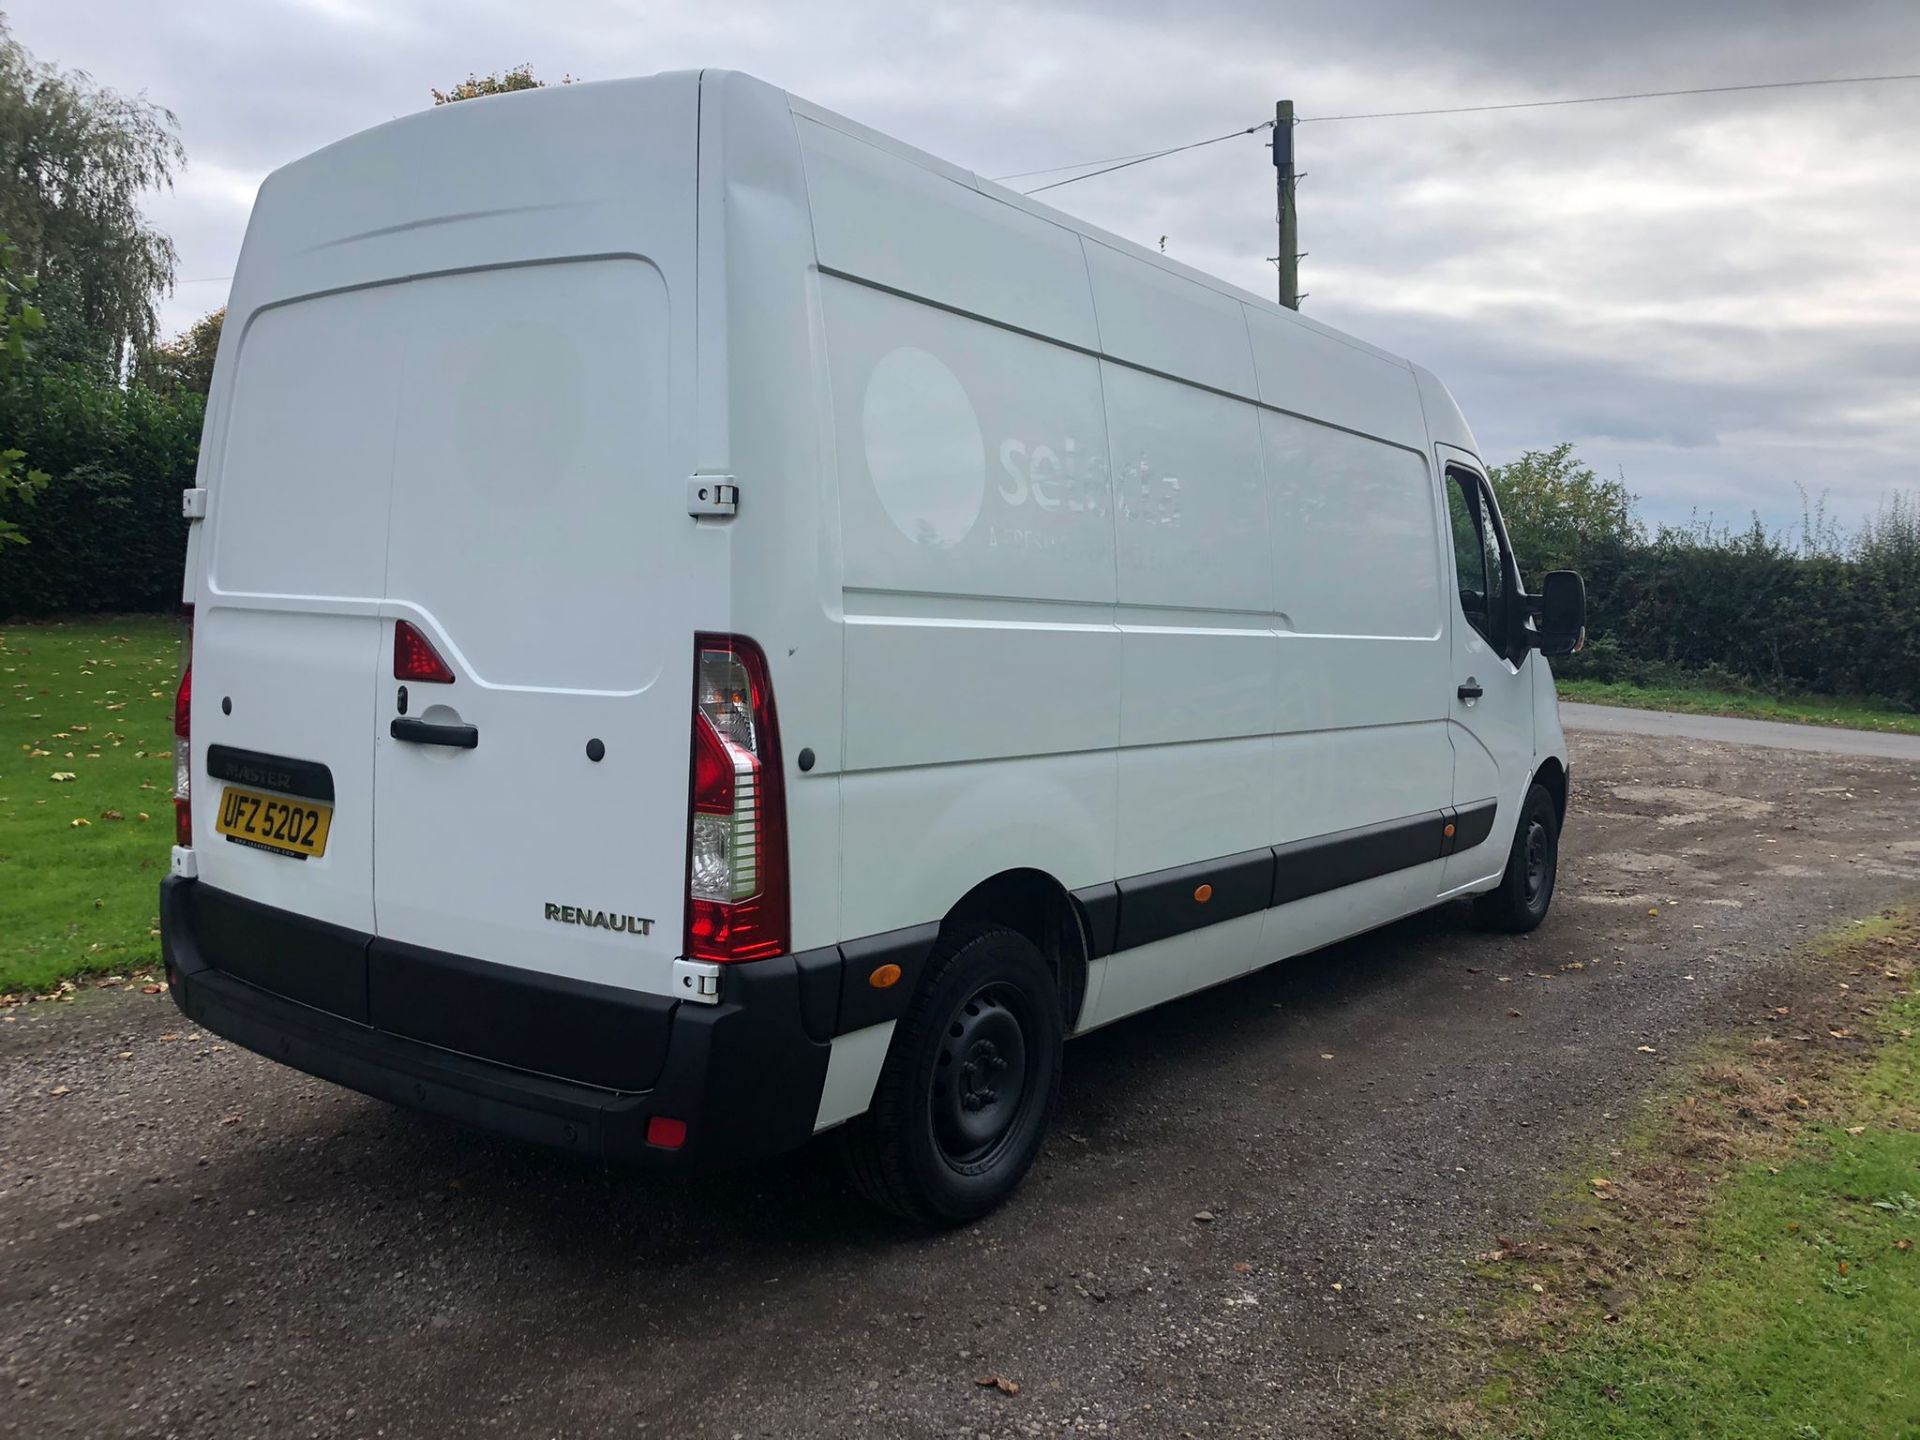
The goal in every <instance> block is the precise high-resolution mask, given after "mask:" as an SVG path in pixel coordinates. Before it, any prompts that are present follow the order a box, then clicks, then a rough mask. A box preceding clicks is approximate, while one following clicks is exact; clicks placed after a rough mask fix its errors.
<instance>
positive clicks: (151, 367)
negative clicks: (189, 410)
mask: <svg viewBox="0 0 1920 1440" xmlns="http://www.w3.org/2000/svg"><path fill="white" fill-rule="evenodd" d="M226 318H227V307H226V306H224V305H222V306H221V307H220V308H219V309H218V310H215V311H213V312H212V313H211V314H208V315H202V316H201V317H200V318H199V319H198V320H196V321H194V322H193V324H191V325H189V326H188V327H187V328H186V329H185V330H183V331H181V332H180V333H179V334H178V335H176V336H174V337H173V339H171V340H162V341H161V342H160V343H159V344H157V345H153V346H150V347H148V348H147V349H145V350H143V351H141V352H140V359H139V361H138V363H137V364H135V366H134V371H133V376H134V379H136V380H138V381H139V382H140V383H141V384H142V385H145V386H146V387H147V388H148V389H150V390H155V391H158V392H159V393H160V394H162V395H179V394H183V393H186V392H192V393H193V394H195V395H205V394H206V393H207V390H208V388H209V387H210V386H211V385H212V384H213V357H214V354H215V353H216V352H217V351H218V350H219V349H220V327H221V325H222V324H223V323H224V322H225V320H226Z"/></svg>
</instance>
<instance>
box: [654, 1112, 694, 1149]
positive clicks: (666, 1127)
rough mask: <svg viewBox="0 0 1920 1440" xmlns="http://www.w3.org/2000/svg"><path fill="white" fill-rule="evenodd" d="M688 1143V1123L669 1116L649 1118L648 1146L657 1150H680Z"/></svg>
mask: <svg viewBox="0 0 1920 1440" xmlns="http://www.w3.org/2000/svg"><path fill="white" fill-rule="evenodd" d="M686 1143H687V1122H686V1121H684V1120H675V1119H674V1118H673V1117H672V1116H669V1115H650V1116H648V1117H647V1144H649V1145H651V1146H653V1147H654V1148H655V1149H657V1150H678V1149H679V1148H680V1147H681V1146H682V1145H684V1144H686Z"/></svg>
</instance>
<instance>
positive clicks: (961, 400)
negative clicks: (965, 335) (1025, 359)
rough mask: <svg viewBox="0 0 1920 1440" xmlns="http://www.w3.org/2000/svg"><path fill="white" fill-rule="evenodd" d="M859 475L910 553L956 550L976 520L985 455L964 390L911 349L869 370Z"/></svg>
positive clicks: (889, 356) (933, 360)
mask: <svg viewBox="0 0 1920 1440" xmlns="http://www.w3.org/2000/svg"><path fill="white" fill-rule="evenodd" d="M861 421H862V428H863V430H864V432H865V437H866V442H867V474H868V475H869V476H871V477H872V479H873V490H874V494H876V495H878V496H879V497H880V503H881V505H883V506H884V507H885V508H886V512H887V518H888V519H890V520H892V521H893V523H894V526H895V528H897V529H898V530H899V531H900V533H901V534H902V535H905V536H906V537H907V538H908V539H909V540H912V541H913V542H914V543H915V544H918V545H932V546H935V547H938V548H942V549H944V548H946V547H949V546H953V545H958V544H959V543H960V542H961V541H962V540H964V539H966V538H967V535H968V534H969V533H970V532H971V531H972V529H973V527H974V522H976V521H977V520H979V518H980V502H981V501H982V500H983V499H984V498H985V496H986V491H987V447H986V444H985V443H984V442H983V441H982V440H981V438H980V420H979V417H978V416H976V415H975V414H974V413H973V403H972V402H971V401H970V400H968V399H967V391H966V387H965V386H963V385H962V384H961V383H960V381H959V378H958V377H957V376H955V375H954V373H953V371H951V370H949V369H948V368H947V367H946V366H945V365H944V364H942V363H941V362H940V361H939V360H938V359H936V358H935V357H934V356H932V355H929V354H928V353H927V352H926V351H924V350H916V349H913V348H911V347H902V348H901V349H898V350H894V351H890V352H889V353H888V354H887V355H885V356H884V357H883V358H882V359H881V361H880V363H879V364H878V365H875V366H874V367H873V377H872V378H871V379H870V380H868V381H867V397H866V405H865V408H864V413H863V414H862V417H861Z"/></svg>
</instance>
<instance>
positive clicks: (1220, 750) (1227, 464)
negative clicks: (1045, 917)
mask: <svg viewBox="0 0 1920 1440" xmlns="http://www.w3.org/2000/svg"><path fill="white" fill-rule="evenodd" d="M1102 313H1103V316H1104V311H1103V312H1102ZM1237 320H1238V317H1237V316H1236V317H1235V323H1236V328H1237ZM1243 340H1244V336H1243ZM1101 369H1102V374H1103V377H1104V380H1105V391H1106V401H1107V427H1108V433H1109V434H1110V435H1111V437H1112V441H1113V451H1114V460H1115V471H1114V476H1115V490H1116V511H1115V521H1114V523H1115V527H1116V529H1117V530H1118V533H1119V563H1120V607H1119V611H1118V614H1117V617H1116V618H1117V621H1118V625H1119V630H1120V639H1121V647H1122V651H1123V654H1124V684H1123V687H1122V691H1121V698H1120V745H1121V750H1120V756H1119V779H1120V796H1119V807H1118V817H1117V818H1118V839H1117V846H1116V848H1117V853H1116V857H1115V858H1116V869H1117V874H1119V875H1139V874H1144V873H1146V872H1147V871H1150V870H1160V869H1165V868H1167V867H1169V866H1173V865H1181V864H1186V863H1188V862H1190V861H1195V860H1207V859H1213V858H1216V857H1218V856H1221V855H1228V854H1234V853H1237V852H1239V851H1242V850H1248V849H1252V848H1254V847H1256V846H1260V845H1264V844H1267V843H1268V840H1269V836H1268V833H1267V831H1268V827H1269V824H1270V817H1271V813H1272V804H1273V797H1272V792H1271V783H1272V778H1271V773H1270V772H1271V765H1270V755H1271V748H1272V742H1271V740H1270V739H1269V738H1268V737H1269V736H1270V735H1271V734H1272V731H1273V722H1274V705H1273V694H1274V692H1273V664H1274V637H1273V633H1272V630H1271V623H1272V622H1271V611H1272V609H1273V577H1272V572H1271V567H1270V566H1269V564H1268V554H1267V526H1266V509H1267V501H1266V495H1265V487H1264V486H1263V484H1262V480H1261V458H1260V425H1259V418H1258V415H1257V413H1256V412H1255V410H1254V408H1253V407H1252V406H1251V405H1248V404H1245V403H1244V402H1242V401H1239V400H1235V399H1232V398H1230V397H1228V396H1224V395H1216V394H1213V393H1211V392H1210V391H1206V390H1200V389H1196V388H1195V387H1193V386H1191V385H1184V384H1182V383H1180V382H1179V381H1176V380H1169V379H1165V378H1163V377H1161V376H1158V375H1149V374H1146V373H1144V372H1142V371H1138V370H1134V369H1131V368H1129V367H1127V366H1123V365H1116V364H1113V363H1112V362H1103V363H1102V367H1101ZM1161 973H1163V974H1165V975H1166V976H1168V978H1169V980H1170V981H1177V980H1178V978H1179V976H1180V968H1179V967H1174V968H1172V969H1169V968H1168V967H1162V969H1161Z"/></svg>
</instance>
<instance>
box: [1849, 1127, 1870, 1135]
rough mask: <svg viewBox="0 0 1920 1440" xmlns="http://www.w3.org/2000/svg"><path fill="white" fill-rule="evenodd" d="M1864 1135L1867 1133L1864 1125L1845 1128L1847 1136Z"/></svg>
mask: <svg viewBox="0 0 1920 1440" xmlns="http://www.w3.org/2000/svg"><path fill="white" fill-rule="evenodd" d="M1866 1133H1867V1127H1866V1126H1864V1125H1849V1126H1847V1134H1849V1135H1864V1134H1866Z"/></svg>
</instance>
